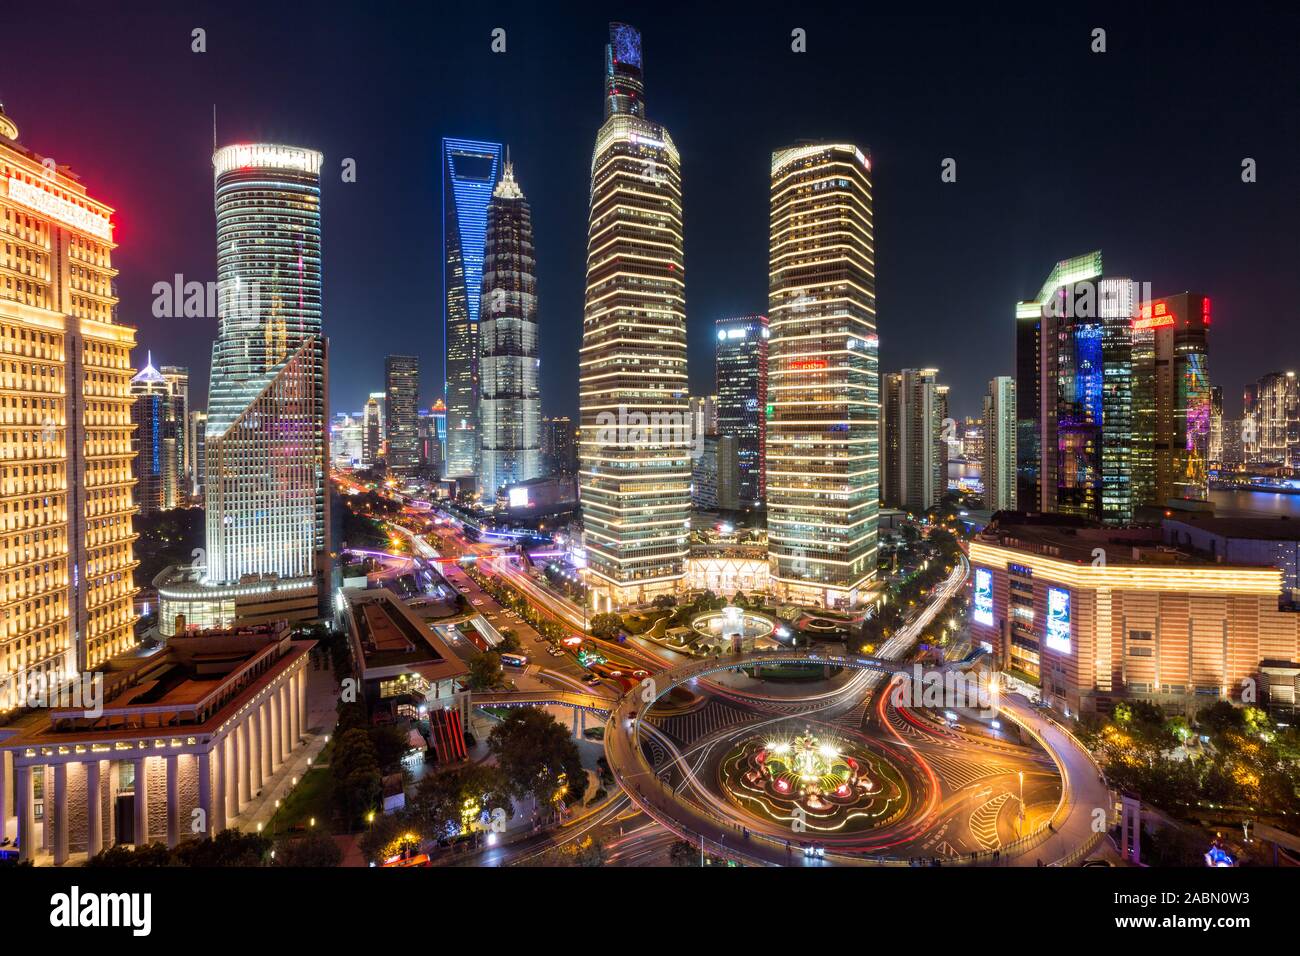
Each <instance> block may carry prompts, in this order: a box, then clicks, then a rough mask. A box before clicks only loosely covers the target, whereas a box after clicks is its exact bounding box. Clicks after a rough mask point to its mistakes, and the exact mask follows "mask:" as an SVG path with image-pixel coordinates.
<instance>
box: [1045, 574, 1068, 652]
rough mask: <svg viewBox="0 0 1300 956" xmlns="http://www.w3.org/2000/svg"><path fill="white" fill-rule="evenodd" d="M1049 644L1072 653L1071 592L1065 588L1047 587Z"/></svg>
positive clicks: (1052, 648) (1060, 650)
mask: <svg viewBox="0 0 1300 956" xmlns="http://www.w3.org/2000/svg"><path fill="white" fill-rule="evenodd" d="M1047 646H1048V648H1050V649H1051V650H1054V651H1056V652H1058V653H1060V654H1068V653H1070V592H1069V591H1067V590H1065V588H1048V589H1047Z"/></svg>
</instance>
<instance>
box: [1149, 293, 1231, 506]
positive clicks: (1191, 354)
mask: <svg viewBox="0 0 1300 956" xmlns="http://www.w3.org/2000/svg"><path fill="white" fill-rule="evenodd" d="M1209 325H1210V299H1209V297H1208V296H1204V295H1199V294H1196V293H1191V292H1183V293H1180V294H1179V295H1172V296H1167V297H1165V298H1161V299H1153V300H1152V301H1150V302H1146V303H1142V304H1141V305H1140V307H1139V310H1138V315H1137V317H1136V318H1135V319H1134V320H1133V377H1132V383H1133V446H1134V458H1133V501H1134V505H1135V506H1139V505H1150V506H1155V507H1163V506H1164V505H1165V503H1166V502H1167V501H1169V500H1170V499H1182V500H1190V501H1204V500H1205V499H1206V498H1207V497H1208V495H1209V468H1208V463H1209V458H1210V447H1209V445H1210V423H1211V418H1212V416H1211V397H1210V378H1209V364H1208V351H1207V347H1206V340H1207V335H1208V331H1209ZM1139 449H1141V454H1140V456H1139V454H1138V450H1139Z"/></svg>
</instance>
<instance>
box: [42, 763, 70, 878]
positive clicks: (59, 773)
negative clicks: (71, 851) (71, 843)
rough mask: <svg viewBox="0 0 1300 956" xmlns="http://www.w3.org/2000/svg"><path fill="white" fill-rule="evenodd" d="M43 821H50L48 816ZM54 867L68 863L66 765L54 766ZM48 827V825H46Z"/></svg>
mask: <svg viewBox="0 0 1300 956" xmlns="http://www.w3.org/2000/svg"><path fill="white" fill-rule="evenodd" d="M45 819H46V820H47V821H49V820H50V814H48V813H47V814H46V816H45ZM53 823H54V865H55V866H62V865H63V864H64V863H67V862H68V765H67V764H66V763H56V764H55V765H54V815H53ZM47 826H48V823H47Z"/></svg>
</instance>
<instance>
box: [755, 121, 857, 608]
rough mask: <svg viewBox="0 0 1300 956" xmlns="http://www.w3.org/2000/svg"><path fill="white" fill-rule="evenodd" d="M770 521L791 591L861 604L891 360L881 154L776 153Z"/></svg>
mask: <svg viewBox="0 0 1300 956" xmlns="http://www.w3.org/2000/svg"><path fill="white" fill-rule="evenodd" d="M769 241H770V251H769V254H768V255H769V259H768V262H769V265H768V283H769V285H768V289H769V291H768V319H769V325H770V327H771V331H772V338H771V341H770V344H769V351H768V405H769V407H770V409H771V410H770V412H769V414H768V419H767V528H768V543H769V545H768V546H769V554H770V560H771V567H772V571H771V576H772V582H773V585H774V587H775V589H776V590H777V592H778V594H780V595H781V597H782V598H783V599H785V600H793V601H800V602H809V603H816V604H825V605H828V606H830V605H837V604H853V603H855V602H856V601H857V600H858V599H859V597H860V596H861V591H862V589H863V588H864V587H865V586H866V585H867V584H868V583H869V582H870V581H871V580H872V578H873V577H874V576H875V573H876V524H877V511H878V507H879V501H878V499H879V493H880V423H879V414H880V362H879V355H878V349H879V340H878V338H877V336H876V274H875V272H876V270H875V239H874V225H873V219H872V194H871V164H870V162H869V160H868V159H867V157H866V155H865V154H864V153H863V151H862V150H860V149H858V148H857V147H856V146H853V145H850V144H845V143H824V144H806V145H798V146H793V147H791V148H789V149H783V150H780V151H778V152H776V153H773V154H772V186H771V210H770V240H769Z"/></svg>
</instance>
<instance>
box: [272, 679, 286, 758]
mask: <svg viewBox="0 0 1300 956" xmlns="http://www.w3.org/2000/svg"><path fill="white" fill-rule="evenodd" d="M283 691H284V685H283V684H281V685H280V686H279V687H277V688H276V689H275V690H273V691H271V699H270V701H269V703H270V705H271V769H272V770H279V769H280V765H281V764H283V763H284V707H283V706H282V704H283V698H284V693H283Z"/></svg>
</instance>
